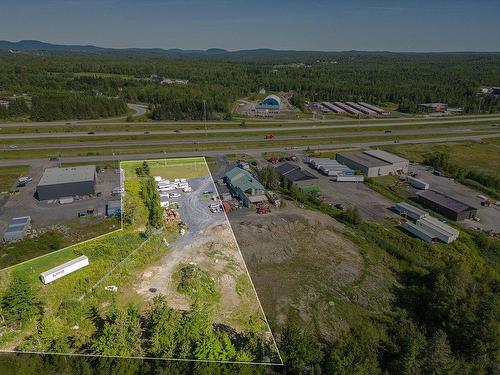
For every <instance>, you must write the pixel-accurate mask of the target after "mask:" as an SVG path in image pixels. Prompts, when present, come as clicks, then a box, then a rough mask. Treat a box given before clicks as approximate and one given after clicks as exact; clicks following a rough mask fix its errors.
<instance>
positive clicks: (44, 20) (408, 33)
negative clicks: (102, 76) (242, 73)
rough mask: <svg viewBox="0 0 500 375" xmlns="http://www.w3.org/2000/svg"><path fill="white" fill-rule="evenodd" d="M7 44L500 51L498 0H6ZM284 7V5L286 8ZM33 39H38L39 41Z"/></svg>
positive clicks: (3, 31) (2, 31)
mask: <svg viewBox="0 0 500 375" xmlns="http://www.w3.org/2000/svg"><path fill="white" fill-rule="evenodd" d="M3 6H4V9H7V11H6V12H2V13H1V14H0V35H2V39H4V40H14V41H16V40H17V41H19V40H43V41H48V42H46V43H51V44H59V45H92V46H102V48H114V49H124V48H141V49H149V48H161V49H183V50H206V49H212V48H220V49H225V50H228V51H240V50H254V49H272V50H281V51H313V52H345V51H365V52H394V53H405V52H410V53H433V52H438V53H439V52H500V24H499V23H498V22H497V20H496V15H497V14H499V12H500V4H499V3H498V2H496V1H493V0H479V1H470V0H459V1H452V0H439V1H431V0H422V1H419V2H407V3H405V4H401V2H399V1H396V0H359V1H357V2H356V3H355V4H352V2H349V1H347V0H337V1H326V0H313V1H308V2H306V1H301V0H291V1H284V0H276V1H274V2H272V3H269V2H268V3H266V2H264V1H263V0H256V1H254V2H252V3H251V4H250V3H247V2H244V1H243V0H236V1H232V2H231V1H228V0H212V1H210V3H207V2H203V1H199V0H189V1H178V0H167V1H159V0H145V1H142V2H140V3H134V2H132V1H131V0H101V1H98V0H47V1H44V3H43V4H40V3H39V2H38V1H35V0H21V1H14V0H6V1H5V4H4V5H3ZM283 10H285V11H283ZM33 35H36V36H37V37H36V38H33Z"/></svg>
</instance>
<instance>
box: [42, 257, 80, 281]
mask: <svg viewBox="0 0 500 375" xmlns="http://www.w3.org/2000/svg"><path fill="white" fill-rule="evenodd" d="M88 265H89V258H87V257H86V256H85V255H82V256H81V257H78V258H76V259H73V260H70V261H69V262H66V263H63V264H61V265H60V266H57V267H54V268H52V269H50V270H48V271H45V272H43V273H41V274H40V279H41V280H42V283H44V284H49V283H51V282H52V281H55V280H57V279H60V278H61V277H63V276H66V275H68V274H70V273H72V272H75V271H77V270H79V269H81V268H83V267H86V266H88Z"/></svg>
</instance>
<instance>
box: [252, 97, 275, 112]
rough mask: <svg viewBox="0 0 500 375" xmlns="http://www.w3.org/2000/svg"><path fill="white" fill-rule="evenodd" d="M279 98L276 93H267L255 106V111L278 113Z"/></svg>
mask: <svg viewBox="0 0 500 375" xmlns="http://www.w3.org/2000/svg"><path fill="white" fill-rule="evenodd" d="M280 109H281V99H280V98H279V97H278V96H277V95H269V96H268V97H266V98H265V99H264V100H263V101H262V102H260V104H258V105H257V106H255V111H256V112H257V113H279V111H280Z"/></svg>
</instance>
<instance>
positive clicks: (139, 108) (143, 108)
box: [127, 103, 148, 117]
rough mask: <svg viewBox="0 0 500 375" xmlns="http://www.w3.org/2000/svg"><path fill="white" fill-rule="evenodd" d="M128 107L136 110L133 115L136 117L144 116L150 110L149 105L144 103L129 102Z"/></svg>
mask: <svg viewBox="0 0 500 375" xmlns="http://www.w3.org/2000/svg"><path fill="white" fill-rule="evenodd" d="M127 107H129V108H130V109H131V110H133V111H135V113H134V114H133V115H132V116H134V117H139V116H142V115H144V114H146V112H147V111H148V106H147V105H144V104H134V103H127Z"/></svg>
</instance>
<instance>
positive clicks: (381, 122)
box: [0, 104, 500, 130]
mask: <svg viewBox="0 0 500 375" xmlns="http://www.w3.org/2000/svg"><path fill="white" fill-rule="evenodd" d="M128 105H129V108H132V109H134V110H136V113H135V114H134V115H133V116H140V115H142V114H144V113H145V112H146V111H147V108H145V106H144V105H142V104H128ZM137 111H140V112H141V113H140V114H139V112H137ZM142 111H143V112H142ZM124 118H125V117H124V116H121V117H117V118H114V119H101V120H66V121H44V122H29V121H24V122H5V123H2V122H0V128H8V127H44V126H58V125H92V124H95V125H99V126H103V125H104V126H105V125H123V124H128V125H144V126H154V125H177V126H179V127H182V125H200V126H203V125H204V123H203V122H201V121H154V122H153V121H147V122H144V121H142V122H141V121H137V122H135V121H134V122H131V123H129V122H125V121H124V120H122V121H116V120H117V119H124ZM488 120H489V121H498V120H500V114H498V113H497V114H487V115H467V116H456V117H446V118H443V117H415V118H379V119H349V118H339V119H322V120H313V119H298V120H290V119H271V120H270V119H264V120H257V119H246V120H245V121H246V123H247V124H248V125H251V124H252V125H254V124H303V123H307V124H320V126H321V127H322V128H323V127H325V126H327V125H321V124H335V123H336V122H348V123H352V124H353V125H358V126H366V125H367V124H368V125H371V126H385V125H387V126H389V124H393V123H394V124H399V125H410V124H416V123H426V124H432V123H434V124H437V123H447V122H448V123H450V122H451V123H454V122H474V121H488ZM221 124H231V125H234V127H235V128H236V127H240V124H241V121H227V122H226V121H224V122H221V121H207V125H221ZM334 126H335V125H334ZM337 126H338V125H337ZM345 126H352V125H345ZM309 127H310V126H309V125H308V126H307V127H306V128H309ZM275 128H276V127H265V128H261V129H275ZM291 128H292V129H296V127H291ZM209 130H210V129H209Z"/></svg>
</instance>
